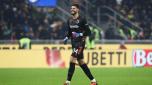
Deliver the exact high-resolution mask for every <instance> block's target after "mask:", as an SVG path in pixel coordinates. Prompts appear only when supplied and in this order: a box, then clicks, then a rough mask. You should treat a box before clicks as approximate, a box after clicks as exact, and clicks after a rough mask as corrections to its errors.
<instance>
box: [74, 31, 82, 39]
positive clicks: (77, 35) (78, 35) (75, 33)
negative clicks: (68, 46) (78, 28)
mask: <svg viewBox="0 0 152 85" xmlns="http://www.w3.org/2000/svg"><path fill="white" fill-rule="evenodd" d="M80 36H83V33H77V32H72V37H73V38H77V37H80Z"/></svg>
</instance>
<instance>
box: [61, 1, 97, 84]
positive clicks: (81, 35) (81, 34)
mask: <svg viewBox="0 0 152 85" xmlns="http://www.w3.org/2000/svg"><path fill="white" fill-rule="evenodd" d="M71 15H72V16H71V17H70V18H69V19H68V21H67V24H68V31H67V36H66V37H65V39H64V43H66V42H67V40H68V39H69V38H70V39H71V44H72V49H73V52H72V54H71V58H70V66H69V70H68V75H67V80H66V82H65V84H64V85H70V81H71V79H72V76H73V73H74V71H75V63H76V61H78V63H79V66H80V67H81V68H82V70H83V71H84V73H85V74H86V76H87V77H88V78H89V79H90V81H91V85H97V82H96V80H95V79H94V77H93V76H92V74H91V72H90V69H89V68H88V66H87V65H86V63H85V62H84V59H83V58H84V55H83V50H84V48H85V39H86V36H89V35H91V31H90V29H89V26H88V24H87V21H86V19H85V18H84V17H82V16H80V14H79V5H78V4H73V5H72V6H71Z"/></svg>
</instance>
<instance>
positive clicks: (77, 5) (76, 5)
mask: <svg viewBox="0 0 152 85" xmlns="http://www.w3.org/2000/svg"><path fill="white" fill-rule="evenodd" d="M72 6H75V7H77V8H78V9H79V8H80V6H79V4H72Z"/></svg>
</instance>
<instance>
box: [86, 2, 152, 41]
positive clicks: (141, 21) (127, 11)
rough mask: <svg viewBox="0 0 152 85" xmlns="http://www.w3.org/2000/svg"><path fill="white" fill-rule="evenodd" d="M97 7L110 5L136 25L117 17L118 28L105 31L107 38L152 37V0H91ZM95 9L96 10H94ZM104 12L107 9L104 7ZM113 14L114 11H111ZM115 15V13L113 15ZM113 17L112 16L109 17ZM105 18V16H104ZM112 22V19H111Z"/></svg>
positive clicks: (132, 38)
mask: <svg viewBox="0 0 152 85" xmlns="http://www.w3.org/2000/svg"><path fill="white" fill-rule="evenodd" d="M89 1H90V2H91V3H92V4H95V5H96V6H95V7H101V6H108V7H110V8H112V9H113V10H115V11H116V12H118V13H120V14H121V15H123V16H124V18H125V19H127V20H129V21H131V22H132V23H134V25H135V26H136V27H139V28H135V27H133V26H131V25H130V24H129V23H128V22H125V21H122V20H121V19H119V18H120V17H117V20H119V21H120V22H117V28H116V29H114V28H113V27H112V26H110V27H109V29H107V30H106V31H105V38H106V39H127V40H130V39H131V40H134V39H152V16H151V15H152V0H89ZM94 11H95V10H94ZM101 12H102V13H104V12H105V13H107V10H104V9H102V10H101ZM111 15H112V13H111ZM112 16H114V15H112ZM109 18H111V17H109ZM102 19H103V20H104V18H102ZM109 22H112V19H110V20H109Z"/></svg>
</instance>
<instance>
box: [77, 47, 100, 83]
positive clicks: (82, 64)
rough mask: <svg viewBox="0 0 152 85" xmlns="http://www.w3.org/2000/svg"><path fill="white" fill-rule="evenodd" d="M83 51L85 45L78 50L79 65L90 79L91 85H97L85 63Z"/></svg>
mask: <svg viewBox="0 0 152 85" xmlns="http://www.w3.org/2000/svg"><path fill="white" fill-rule="evenodd" d="M83 50H84V45H82V47H79V48H78V57H77V60H78V63H79V65H80V67H81V68H82V70H83V71H84V73H85V74H86V75H87V77H88V78H89V79H90V81H91V85H97V83H96V80H95V79H94V77H93V75H92V73H91V71H90V69H89V68H88V66H87V64H86V63H85V62H84V59H83V58H84V55H83Z"/></svg>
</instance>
